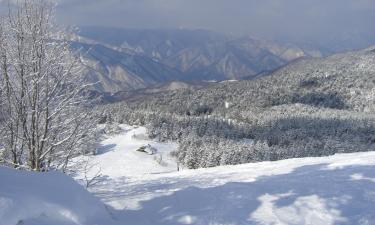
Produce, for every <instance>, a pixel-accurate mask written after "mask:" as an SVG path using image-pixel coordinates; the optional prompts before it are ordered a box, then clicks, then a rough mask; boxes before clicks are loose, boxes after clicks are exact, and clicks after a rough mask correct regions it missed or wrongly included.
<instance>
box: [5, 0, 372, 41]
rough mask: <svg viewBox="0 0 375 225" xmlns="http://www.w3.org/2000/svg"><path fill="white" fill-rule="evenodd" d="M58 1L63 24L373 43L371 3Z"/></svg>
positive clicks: (299, 0) (316, 0)
mask: <svg viewBox="0 0 375 225" xmlns="http://www.w3.org/2000/svg"><path fill="white" fill-rule="evenodd" d="M0 1H1V0H0ZM59 1H60V6H59V8H58V12H59V19H60V21H63V22H64V23H67V24H75V25H95V26H110V27H133V28H134V27H135V28H179V27H183V28H204V29H210V30H215V31H221V32H225V33H234V34H252V35H254V36H260V37H268V38H270V39H272V38H273V37H277V38H280V37H284V38H287V39H304V38H307V39H311V40H319V39H324V38H327V37H330V38H332V37H340V38H343V39H345V35H348V36H351V38H353V37H355V38H370V39H371V38H373V39H374V43H375V25H374V23H375V0H59Z"/></svg>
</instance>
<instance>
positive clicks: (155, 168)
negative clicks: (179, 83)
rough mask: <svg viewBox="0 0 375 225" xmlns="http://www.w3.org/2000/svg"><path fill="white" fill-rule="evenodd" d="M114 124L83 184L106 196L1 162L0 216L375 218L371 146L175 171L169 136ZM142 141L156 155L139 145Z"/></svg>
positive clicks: (221, 223)
mask: <svg viewBox="0 0 375 225" xmlns="http://www.w3.org/2000/svg"><path fill="white" fill-rule="evenodd" d="M121 129H122V131H121V133H119V134H117V135H112V136H108V138H107V139H105V140H104V141H103V142H102V143H101V147H100V148H99V151H98V154H97V155H96V156H91V159H92V162H93V164H94V165H96V167H100V168H101V172H102V175H103V176H102V178H101V182H100V183H99V184H97V185H95V186H93V187H91V188H90V191H91V192H92V193H93V194H94V195H96V196H97V197H98V198H100V199H101V200H102V201H103V202H104V203H107V204H108V205H109V206H107V207H104V205H102V203H101V202H99V201H98V200H97V199H96V198H94V197H92V196H90V195H89V194H88V193H87V192H85V191H84V189H83V188H82V187H80V186H79V185H78V184H76V183H74V182H73V181H72V180H71V179H70V178H68V177H66V176H65V175H63V174H60V173H56V172H52V173H41V174H36V173H31V172H24V171H15V170H12V169H7V168H0V181H1V185H0V224H1V225H21V224H22V225H51V224H54V225H110V224H121V225H127V224H129V225H183V224H195V225H208V224H210V225H245V224H246V225H249V224H265V225H268V224H269V225H275V224H278V225H284V224H285V225H289V224H295V225H300V224H314V225H320V224H322V225H333V224H363V225H370V224H374V223H375V211H374V205H375V192H374V190H375V152H367V153H353V154H338V155H334V156H330V157H321V158H302V159H289V160H283V161H277V162H262V163H252V164H243V165H238V166H223V167H216V168H209V169H199V170H182V171H179V172H177V171H176V164H175V163H174V161H173V158H171V157H170V156H169V153H170V152H171V151H172V150H174V149H175V148H176V145H175V144H173V143H167V144H161V143H157V142H154V141H152V140H148V139H147V138H146V137H145V133H146V129H145V128H143V127H133V126H125V125H122V126H121ZM149 144H150V145H151V146H152V147H153V148H155V149H157V153H156V154H155V155H149V154H147V153H146V152H139V151H137V150H139V148H140V147H142V146H147V145H149ZM160 156H162V158H163V160H161V161H158V160H157V159H158V157H160ZM160 162H163V163H160ZM92 169H93V171H89V174H90V172H92V173H95V171H96V170H97V168H95V167H93V168H92ZM83 176H84V174H78V175H77V177H76V179H77V180H78V181H79V182H80V181H81V180H80V177H81V178H82V177H83ZM111 207H112V208H111ZM106 208H107V209H106ZM107 210H108V211H107Z"/></svg>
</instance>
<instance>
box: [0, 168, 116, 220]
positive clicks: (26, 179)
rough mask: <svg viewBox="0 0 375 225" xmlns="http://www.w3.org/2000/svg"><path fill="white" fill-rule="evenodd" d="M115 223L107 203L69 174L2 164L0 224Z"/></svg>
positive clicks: (0, 173) (0, 174)
mask: <svg viewBox="0 0 375 225" xmlns="http://www.w3.org/2000/svg"><path fill="white" fill-rule="evenodd" d="M51 224H53V225H112V224H115V223H114V221H113V220H112V218H111V217H110V214H109V213H108V212H107V209H106V207H105V206H104V204H102V203H101V202H100V200H98V199H96V198H95V197H93V196H92V195H91V194H90V193H89V192H87V191H86V190H85V189H84V188H83V187H81V186H80V185H79V184H77V183H76V182H75V181H74V180H73V179H71V178H69V177H68V176H66V175H64V174H62V173H58V172H49V173H33V172H25V171H17V170H13V169H8V168H3V167H0V225H51Z"/></svg>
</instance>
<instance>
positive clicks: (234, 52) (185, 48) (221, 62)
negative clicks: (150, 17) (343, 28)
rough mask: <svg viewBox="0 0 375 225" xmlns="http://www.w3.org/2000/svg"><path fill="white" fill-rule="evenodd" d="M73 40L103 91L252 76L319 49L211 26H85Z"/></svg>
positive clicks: (88, 73)
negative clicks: (232, 34)
mask: <svg viewBox="0 0 375 225" xmlns="http://www.w3.org/2000/svg"><path fill="white" fill-rule="evenodd" d="M72 46H73V47H74V48H76V49H79V50H80V51H81V52H82V53H83V54H82V55H83V61H84V62H85V65H86V71H85V73H86V77H87V80H88V81H90V82H93V83H95V90H96V91H98V92H102V93H103V92H108V93H116V92H121V91H131V90H138V89H142V88H146V87H149V86H154V85H157V84H161V83H165V82H170V81H212V80H214V81H222V80H228V79H252V78H254V77H257V76H259V75H263V74H267V73H268V72H270V71H273V70H275V69H277V68H279V67H281V66H283V65H285V64H287V63H289V62H291V61H293V60H296V59H298V58H301V57H309V56H312V55H313V54H310V53H309V52H305V51H304V50H302V49H300V48H298V47H297V46H293V45H281V44H277V43H274V42H271V41H263V40H256V39H253V38H250V37H242V38H233V37H228V36H225V35H222V34H217V33H214V32H210V31H206V30H184V29H176V30H132V29H115V28H98V27H82V28H81V29H80V31H79V32H78V35H77V37H76V38H75V39H74V41H73V42H72Z"/></svg>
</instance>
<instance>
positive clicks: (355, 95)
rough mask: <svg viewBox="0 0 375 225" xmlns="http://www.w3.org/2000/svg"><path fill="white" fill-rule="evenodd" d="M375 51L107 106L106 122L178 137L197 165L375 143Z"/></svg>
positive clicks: (189, 162) (366, 147)
mask: <svg viewBox="0 0 375 225" xmlns="http://www.w3.org/2000/svg"><path fill="white" fill-rule="evenodd" d="M374 62H375V52H374V51H360V52H352V53H345V54H338V55H334V56H331V57H328V58H324V59H303V60H299V61H296V62H294V63H292V64H290V65H288V66H285V67H283V68H281V69H279V70H277V71H275V72H274V73H273V74H272V75H270V76H267V77H262V78H259V79H256V80H252V81H227V82H222V83H219V84H216V85H212V86H209V87H206V88H202V89H200V90H178V91H169V92H165V93H160V94H157V95H154V96H147V97H144V98H141V99H139V98H137V100H135V101H131V100H129V101H127V102H122V103H117V104H114V105H106V106H101V107H100V110H99V111H100V114H101V117H102V120H103V122H104V121H106V122H117V123H123V122H126V123H129V124H141V125H147V126H148V128H149V136H150V137H152V138H158V139H159V140H160V141H170V140H172V141H178V142H179V149H178V151H177V152H175V153H174V154H175V156H176V157H177V158H178V159H179V161H180V162H182V163H183V164H185V165H186V166H188V167H189V168H199V167H211V166H217V165H227V164H239V163H246V162H255V161H264V160H279V159H285V158H293V157H306V156H323V155H331V154H334V153H338V152H356V151H370V150H375V63H374Z"/></svg>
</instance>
